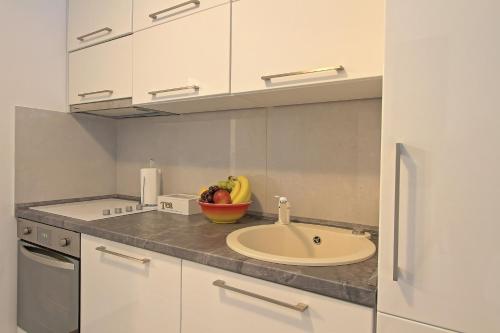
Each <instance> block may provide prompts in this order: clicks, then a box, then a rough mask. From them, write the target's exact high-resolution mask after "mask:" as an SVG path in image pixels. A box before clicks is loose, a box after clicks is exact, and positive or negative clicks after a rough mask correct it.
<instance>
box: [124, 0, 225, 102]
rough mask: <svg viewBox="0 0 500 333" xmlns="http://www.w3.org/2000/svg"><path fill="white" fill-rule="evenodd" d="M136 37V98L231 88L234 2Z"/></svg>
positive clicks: (154, 98) (185, 95)
mask: <svg viewBox="0 0 500 333" xmlns="http://www.w3.org/2000/svg"><path fill="white" fill-rule="evenodd" d="M133 38H134V56H133V59H134V66H133V67H134V70H133V76H134V82H133V85H134V88H133V91H134V96H133V102H134V104H144V103H155V102H165V101H170V100H177V99H189V98H196V97H199V96H211V95H219V94H224V93H228V92H229V67H230V65H229V46H230V4H225V5H222V6H219V7H216V8H212V9H209V10H207V11H204V12H200V13H197V14H195V15H192V16H190V17H189V18H186V19H181V20H175V21H172V22H170V23H168V24H163V25H160V26H157V27H154V28H151V29H146V30H143V31H139V32H137V33H135V34H134V35H133Z"/></svg>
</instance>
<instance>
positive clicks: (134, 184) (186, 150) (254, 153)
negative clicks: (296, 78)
mask: <svg viewBox="0 0 500 333" xmlns="http://www.w3.org/2000/svg"><path fill="white" fill-rule="evenodd" d="M380 121H381V100H380V99H371V100H358V101H346V102H332V103H321V104H310V105H297V106H285V107H275V108H266V109H264V108H262V109H251V110H237V111H223V112H210V113H199V114H188V115H182V116H176V117H164V118H154V119H133V120H121V121H119V122H118V123H117V172H116V175H117V181H116V185H117V192H118V193H120V194H127V195H139V176H138V174H139V169H140V168H141V167H144V166H146V165H147V161H148V160H149V158H153V159H154V160H155V161H156V163H157V165H158V167H160V168H161V169H162V173H163V184H162V186H163V192H164V193H179V192H181V193H194V192H197V191H198V189H199V188H200V187H201V186H202V185H205V184H210V183H213V182H215V181H217V180H219V179H223V178H224V177H227V176H228V175H230V174H231V175H238V174H245V175H247V176H248V177H249V178H250V180H251V183H252V186H253V193H254V196H253V198H252V200H253V201H254V203H253V207H252V209H253V210H258V211H263V212H266V213H276V211H277V209H276V207H277V204H276V202H275V200H274V198H273V196H274V195H285V196H288V197H289V199H290V201H291V203H292V214H293V215H296V216H302V217H311V218H319V219H328V220H336V221H342V222H353V223H360V224H366V225H377V224H378V197H379V164H380V128H381V124H380Z"/></svg>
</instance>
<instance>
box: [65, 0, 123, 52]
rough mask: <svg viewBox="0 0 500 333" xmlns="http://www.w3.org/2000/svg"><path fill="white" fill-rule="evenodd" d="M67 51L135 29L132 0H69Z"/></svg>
mask: <svg viewBox="0 0 500 333" xmlns="http://www.w3.org/2000/svg"><path fill="white" fill-rule="evenodd" d="M68 6H69V10H68V51H73V50H76V49H79V48H82V47H86V46H90V45H94V44H97V43H100V42H103V41H106V40H110V39H112V38H116V37H119V36H123V35H126V34H128V33H130V32H131V31H132V0H69V5H68Z"/></svg>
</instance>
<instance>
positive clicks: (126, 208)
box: [125, 206, 134, 213]
mask: <svg viewBox="0 0 500 333" xmlns="http://www.w3.org/2000/svg"><path fill="white" fill-rule="evenodd" d="M133 210H134V208H133V207H132V206H127V207H125V211H126V212H127V213H130V212H132V211H133Z"/></svg>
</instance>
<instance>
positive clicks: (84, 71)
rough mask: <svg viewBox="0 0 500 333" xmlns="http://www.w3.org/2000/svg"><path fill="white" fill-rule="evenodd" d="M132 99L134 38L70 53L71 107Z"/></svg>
mask: <svg viewBox="0 0 500 333" xmlns="http://www.w3.org/2000/svg"><path fill="white" fill-rule="evenodd" d="M131 96H132V37H131V36H127V37H123V38H119V39H116V40H113V41H110V42H108V43H103V44H99V45H96V46H94V47H89V48H86V49H83V50H79V51H76V52H72V53H70V54H69V87H68V100H69V104H70V105H71V104H79V103H88V102H96V101H104V100H110V99H118V98H125V97H131Z"/></svg>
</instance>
